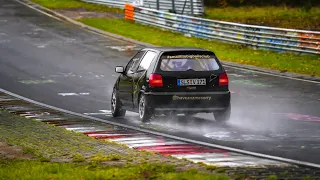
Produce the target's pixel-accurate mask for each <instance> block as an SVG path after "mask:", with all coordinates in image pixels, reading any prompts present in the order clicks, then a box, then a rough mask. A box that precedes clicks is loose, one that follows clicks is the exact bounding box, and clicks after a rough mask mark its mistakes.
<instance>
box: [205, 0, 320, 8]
mask: <svg viewBox="0 0 320 180" xmlns="http://www.w3.org/2000/svg"><path fill="white" fill-rule="evenodd" d="M308 1H309V2H308ZM307 3H310V4H312V5H313V6H319V5H320V4H319V1H318V0H304V1H302V0H280V1H279V0H205V1H204V4H205V6H211V7H221V6H222V7H224V6H226V5H227V6H233V7H239V6H282V5H285V6H292V7H302V6H304V5H305V4H307Z"/></svg>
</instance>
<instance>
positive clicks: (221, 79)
mask: <svg viewBox="0 0 320 180" xmlns="http://www.w3.org/2000/svg"><path fill="white" fill-rule="evenodd" d="M228 83H229V79H228V75H227V73H223V74H220V76H219V86H228Z"/></svg>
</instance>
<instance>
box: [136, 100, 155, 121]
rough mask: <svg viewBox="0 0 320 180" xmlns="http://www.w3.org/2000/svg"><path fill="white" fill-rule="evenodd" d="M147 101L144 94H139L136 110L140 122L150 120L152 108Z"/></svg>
mask: <svg viewBox="0 0 320 180" xmlns="http://www.w3.org/2000/svg"><path fill="white" fill-rule="evenodd" d="M148 103H149V102H148V101H147V99H146V97H145V95H144V94H141V95H140V98H139V105H138V110H139V119H140V121H142V122H150V120H151V118H152V116H153V110H152V108H151V107H150V106H149V104H148Z"/></svg>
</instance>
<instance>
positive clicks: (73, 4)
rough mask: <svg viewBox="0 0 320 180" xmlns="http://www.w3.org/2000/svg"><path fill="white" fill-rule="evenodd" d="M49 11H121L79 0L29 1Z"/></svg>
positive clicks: (120, 10)
mask: <svg viewBox="0 0 320 180" xmlns="http://www.w3.org/2000/svg"><path fill="white" fill-rule="evenodd" d="M30 1H32V2H34V3H37V4H39V5H41V6H43V7H46V8H49V9H86V10H90V11H99V12H118V13H122V12H123V10H122V9H119V8H113V7H109V6H105V5H100V4H93V3H86V2H84V1H80V0H30Z"/></svg>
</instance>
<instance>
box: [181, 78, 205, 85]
mask: <svg viewBox="0 0 320 180" xmlns="http://www.w3.org/2000/svg"><path fill="white" fill-rule="evenodd" d="M196 85H206V79H178V86H196Z"/></svg>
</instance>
